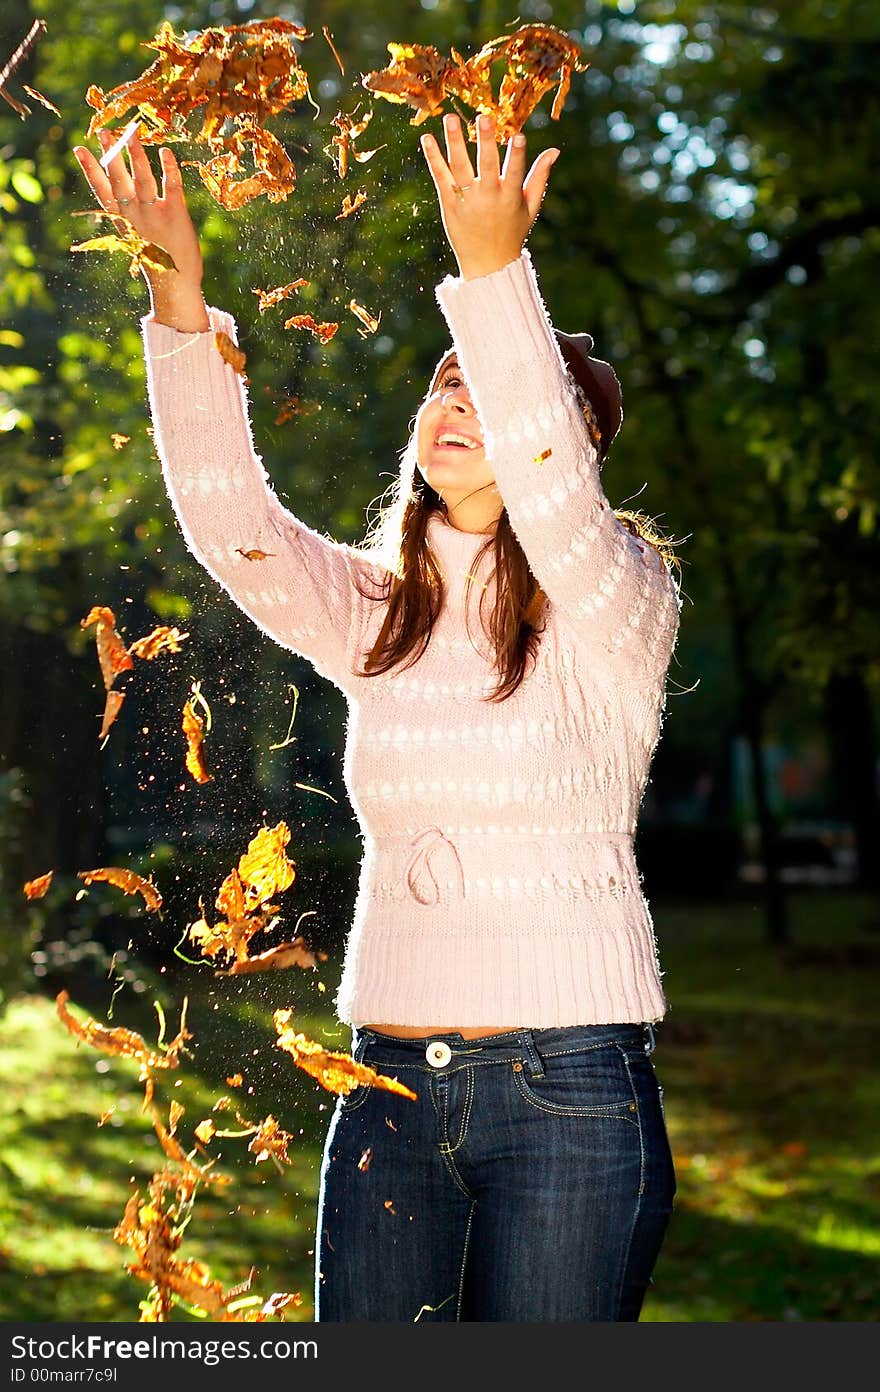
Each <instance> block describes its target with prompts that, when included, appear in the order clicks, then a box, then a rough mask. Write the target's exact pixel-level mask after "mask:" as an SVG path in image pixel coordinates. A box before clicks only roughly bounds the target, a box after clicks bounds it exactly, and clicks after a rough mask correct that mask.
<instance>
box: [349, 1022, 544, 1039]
mask: <svg viewBox="0 0 880 1392" xmlns="http://www.w3.org/2000/svg"><path fill="white" fill-rule="evenodd" d="M364 1029H371V1030H376V1031H377V1032H378V1033H379V1034H393V1035H394V1036H395V1038H397V1039H422V1038H424V1036H425V1035H428V1034H460V1035H461V1037H462V1039H480V1038H481V1037H482V1036H483V1035H486V1034H514V1033H516V1031H517V1030H518V1029H519V1025H446V1026H443V1027H441V1026H439V1025H436V1026H425V1025H419V1026H413V1025H364Z"/></svg>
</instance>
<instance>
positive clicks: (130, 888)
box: [77, 865, 162, 913]
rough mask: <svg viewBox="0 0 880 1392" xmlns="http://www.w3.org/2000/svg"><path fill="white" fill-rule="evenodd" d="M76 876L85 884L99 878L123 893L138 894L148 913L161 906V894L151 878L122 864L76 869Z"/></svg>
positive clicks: (156, 910)
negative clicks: (144, 876)
mask: <svg viewBox="0 0 880 1392" xmlns="http://www.w3.org/2000/svg"><path fill="white" fill-rule="evenodd" d="M77 877H78V878H79V879H81V880H83V881H84V882H85V883H86V884H87V885H88V884H93V883H94V882H95V881H99V880H100V881H106V882H107V884H112V885H115V886H116V888H117V889H121V890H122V892H123V893H124V894H140V895H142V897H143V900H144V903H145V904H146V906H147V908H148V909H149V911H150V913H158V911H159V909H161V907H162V895H161V894H160V893H159V891H158V889H157V888H156V886H155V885H154V884H153V882H152V880H145V879H144V878H143V877H142V876H141V875H136V874H135V872H134V871H133V870H126V869H125V868H124V867H123V866H116V865H109V866H103V867H102V868H100V869H98V870H78V871H77Z"/></svg>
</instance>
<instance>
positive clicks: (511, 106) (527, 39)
mask: <svg viewBox="0 0 880 1392" xmlns="http://www.w3.org/2000/svg"><path fill="white" fill-rule="evenodd" d="M388 52H389V54H390V55H391V62H390V63H389V64H388V65H387V67H385V68H383V69H381V70H380V71H378V72H371V73H367V74H366V75H365V76H364V77H363V78H362V83H363V86H364V87H366V88H367V90H368V91H370V92H375V93H376V95H377V96H381V97H384V98H385V100H386V101H391V102H405V103H406V104H407V105H409V106H411V107H412V108H413V109H414V110H415V113H416V114H415V116H414V117H413V118H412V122H411V124H412V125H414V126H417V125H420V124H421V123H422V122H423V121H425V120H427V118H428V117H429V116H435V115H438V114H439V113H440V112H441V111H442V110H443V107H444V103H445V102H446V101H447V100H449V99H457V100H459V101H462V102H464V103H465V104H466V105H468V106H470V107H471V108H472V109H473V110H474V111H475V112H476V113H478V114H484V113H485V114H487V115H491V116H493V117H494V120H495V136H496V139H497V140H498V141H500V142H506V141H507V140H508V139H509V138H510V136H511V135H514V134H515V133H516V132H517V131H520V130H522V128H523V126H524V125H525V122H526V121H527V120H528V118H529V116H530V115H531V113H532V111H534V109H535V107H536V106H537V105H538V103H539V102H540V101H541V99H542V97H543V96H544V95H545V93H547V92H548V91H549V90H550V89H551V88H552V87H554V86H557V88H558V89H557V92H556V97H555V99H554V102H553V106H552V109H551V112H550V116H551V119H552V120H554V121H556V120H558V119H559V117H560V116H561V114H562V108H563V106H564V104H565V98H566V95H567V93H568V90H569V86H570V83H571V77H572V74H573V73H575V72H585V71H586V69H587V68H588V67H589V64H588V63H585V62H583V61H582V59H581V56H580V49H579V47H578V45H577V44H576V43H575V42H574V40H573V39H571V38H570V37H569V35H568V34H567V33H565V32H564V31H563V30H562V29H559V28H557V27H556V26H555V25H552V24H524V25H521V26H520V27H519V28H518V29H516V30H514V32H513V33H512V34H504V35H501V36H500V37H498V38H495V39H490V40H489V42H488V43H486V44H484V45H483V47H482V48H481V49H480V50H479V52H478V53H476V54H475V55H474V56H473V57H472V58H470V59H468V60H467V61H465V60H464V59H463V58H462V57H461V55H460V54H459V53H457V52H456V50H455V49H452V50H451V56H450V57H449V58H447V57H445V56H444V55H443V54H442V53H440V52H439V50H438V49H436V48H433V47H430V46H422V45H420V44H397V43H390V44H389V45H388ZM499 63H504V65H505V71H504V74H503V76H502V79H501V83H500V87H499V90H498V92H497V95H496V94H495V92H494V91H493V88H492V82H491V78H492V70H493V68H494V67H495V65H496V64H499ZM468 136H469V137H470V139H471V140H475V139H476V129H475V122H472V123H471V124H470V125H469V127H468Z"/></svg>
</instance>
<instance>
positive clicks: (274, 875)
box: [218, 822, 296, 912]
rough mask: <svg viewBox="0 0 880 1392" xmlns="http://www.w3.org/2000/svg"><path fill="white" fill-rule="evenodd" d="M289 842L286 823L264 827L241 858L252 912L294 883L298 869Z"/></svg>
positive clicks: (246, 891)
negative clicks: (287, 848) (289, 853)
mask: <svg viewBox="0 0 880 1392" xmlns="http://www.w3.org/2000/svg"><path fill="white" fill-rule="evenodd" d="M289 841H290V828H289V827H288V826H287V824H286V823H285V822H279V823H278V824H277V826H274V827H261V828H260V830H259V831H258V832H257V834H256V836H255V837H254V838H253V840H252V841H251V842H250V843H249V845H248V848H247V851H246V852H245V853H244V855H243V856H242V857H241V859H240V860H239V862H238V873H239V875H240V876H241V879H242V882H243V884H244V888H245V907H246V910H247V911H248V912H249V911H250V910H251V909H253V908H257V907H259V906H260V905H262V904H264V903H265V902H266V901H267V900H268V899H271V898H273V897H274V896H275V895H276V894H282V893H283V892H284V890H285V889H289V888H290V886H291V885H292V884H293V881H294V879H295V878H296V868H295V866H294V864H293V862H292V861H290V860H288V858H287V852H286V850H285V847H286V846H287V845H288V843H289ZM219 907H220V905H219V903H218V908H219Z"/></svg>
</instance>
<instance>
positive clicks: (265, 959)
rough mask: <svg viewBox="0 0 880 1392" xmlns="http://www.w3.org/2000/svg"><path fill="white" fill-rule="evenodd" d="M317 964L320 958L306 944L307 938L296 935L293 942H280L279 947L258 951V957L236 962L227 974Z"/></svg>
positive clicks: (313, 965)
mask: <svg viewBox="0 0 880 1392" xmlns="http://www.w3.org/2000/svg"><path fill="white" fill-rule="evenodd" d="M317 965H318V958H317V957H316V955H315V953H314V952H313V951H312V950H311V948H310V947H308V946H307V945H306V940H305V938H303V937H296V938H294V940H293V942H283V943H278V945H277V947H270V948H269V949H268V950H267V951H266V952H260V953H258V954H257V956H256V957H247V958H245V959H244V960H243V961H241V962H234V963H233V964H232V966H231V967H230V968H229V970H228V971H227V972H226V973H225V975H227V976H240V975H242V974H243V973H246V972H261V971H284V970H286V968H288V967H317Z"/></svg>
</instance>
